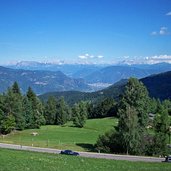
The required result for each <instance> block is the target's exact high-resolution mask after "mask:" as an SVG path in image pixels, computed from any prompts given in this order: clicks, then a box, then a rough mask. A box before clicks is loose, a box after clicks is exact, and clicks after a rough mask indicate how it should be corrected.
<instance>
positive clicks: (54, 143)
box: [0, 118, 117, 151]
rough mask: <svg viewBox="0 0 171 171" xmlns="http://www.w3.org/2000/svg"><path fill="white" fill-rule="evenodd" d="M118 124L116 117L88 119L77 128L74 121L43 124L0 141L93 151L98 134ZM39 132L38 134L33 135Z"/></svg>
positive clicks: (1, 138)
mask: <svg viewBox="0 0 171 171" xmlns="http://www.w3.org/2000/svg"><path fill="white" fill-rule="evenodd" d="M116 124H117V120H116V119H114V118H104V119H91V120H87V122H86V125H85V127H84V128H76V127H73V126H72V123H71V122H70V123H68V124H67V125H65V126H42V127H41V129H34V130H32V129H30V130H24V131H18V132H16V133H13V134H11V135H8V136H7V137H5V138H3V137H0V142H4V143H14V144H22V145H29V146H31V145H32V144H33V146H39V147H52V148H58V149H72V150H78V151H91V150H92V148H93V147H92V146H93V144H94V143H95V142H96V140H97V138H98V136H99V135H100V134H103V133H104V132H106V131H107V130H110V129H111V128H113V126H114V125H116ZM32 132H38V134H39V135H38V136H35V137H34V136H32V135H31V133H32Z"/></svg>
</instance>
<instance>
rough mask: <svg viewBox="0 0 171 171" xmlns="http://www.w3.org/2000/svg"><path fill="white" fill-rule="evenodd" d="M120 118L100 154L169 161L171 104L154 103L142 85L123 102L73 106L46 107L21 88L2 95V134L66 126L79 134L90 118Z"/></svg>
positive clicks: (132, 87) (99, 145) (54, 103)
mask: <svg viewBox="0 0 171 171" xmlns="http://www.w3.org/2000/svg"><path fill="white" fill-rule="evenodd" d="M110 116H115V117H117V118H118V125H117V126H115V127H114V128H113V129H112V130H110V131H109V132H107V133H105V134H104V135H100V136H99V138H98V140H97V142H96V144H95V148H96V149H97V150H100V151H102V152H112V153H123V154H134V155H166V154H167V153H168V152H169V151H168V147H167V144H170V143H171V137H170V136H171V127H170V126H171V122H170V118H171V101H170V100H165V101H162V102H161V101H160V100H158V99H154V98H153V99H152V98H150V97H149V94H148V91H147V89H146V87H145V86H144V85H143V83H142V82H140V81H139V80H138V79H135V78H130V79H129V80H128V83H127V85H126V87H125V91H124V92H123V94H122V95H121V96H120V99H119V101H117V102H116V101H115V100H114V99H112V98H104V99H100V100H98V101H96V102H94V101H93V102H91V101H80V102H78V103H76V104H74V105H72V106H69V105H68V104H67V103H66V102H65V100H64V98H63V97H61V98H59V99H56V98H54V97H53V96H50V97H49V98H48V100H47V101H45V102H42V101H40V99H39V98H38V97H37V96H36V94H35V93H34V91H33V90H32V89H31V87H29V88H28V90H27V92H26V94H22V93H21V91H20V88H19V85H18V83H17V82H15V83H14V84H13V85H12V86H11V87H9V88H8V90H7V91H6V92H4V93H3V94H1V95H0V133H1V134H8V133H10V132H11V131H13V130H23V129H34V128H40V126H41V125H45V124H46V125H64V124H66V123H67V122H68V121H72V122H73V125H74V126H76V127H79V128H82V127H84V125H85V123H86V120H87V119H89V118H103V117H110Z"/></svg>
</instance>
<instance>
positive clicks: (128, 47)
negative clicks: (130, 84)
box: [0, 0, 171, 64]
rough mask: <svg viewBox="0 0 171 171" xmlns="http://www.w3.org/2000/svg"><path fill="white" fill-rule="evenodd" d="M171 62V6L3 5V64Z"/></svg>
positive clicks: (88, 1) (96, 2) (115, 0)
mask: <svg viewBox="0 0 171 171" xmlns="http://www.w3.org/2000/svg"><path fill="white" fill-rule="evenodd" d="M144 59H146V60H147V61H148V60H149V61H150V60H151V61H152V60H160V59H161V61H162V60H164V59H167V60H168V61H170V62H171V0H0V63H1V64H4V63H8V62H12V61H22V60H24V61H48V62H50V61H58V60H65V61H67V62H73V61H82V62H96V63H100V62H107V63H110V62H117V61H122V60H134V61H143V60H144Z"/></svg>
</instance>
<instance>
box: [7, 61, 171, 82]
mask: <svg viewBox="0 0 171 171" xmlns="http://www.w3.org/2000/svg"><path fill="white" fill-rule="evenodd" d="M9 67H10V68H13V69H26V70H46V71H61V72H63V73H64V74H65V75H67V76H69V77H72V78H83V79H84V80H85V81H86V82H87V83H89V84H96V83H102V84H103V83H108V84H114V83H116V82H117V81H119V80H121V79H127V78H129V77H136V78H139V79H140V78H143V77H147V76H149V75H151V74H158V73H161V72H166V71H171V64H169V63H158V64H152V65H149V64H134V65H117V64H116V65H102V64H101V65H97V64H65V63H46V62H44V63H41V62H34V61H21V62H19V63H17V64H15V65H11V66H9Z"/></svg>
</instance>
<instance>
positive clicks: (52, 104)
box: [44, 96, 57, 125]
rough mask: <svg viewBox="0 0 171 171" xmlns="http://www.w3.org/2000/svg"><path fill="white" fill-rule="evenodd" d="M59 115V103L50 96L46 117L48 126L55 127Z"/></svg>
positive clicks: (46, 107) (46, 106)
mask: <svg viewBox="0 0 171 171" xmlns="http://www.w3.org/2000/svg"><path fill="white" fill-rule="evenodd" d="M56 114H57V101H56V99H55V98H54V97H53V96H50V97H49V98H48V100H47V103H46V104H45V112H44V117H45V120H46V124H48V125H54V124H55V119H56Z"/></svg>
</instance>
